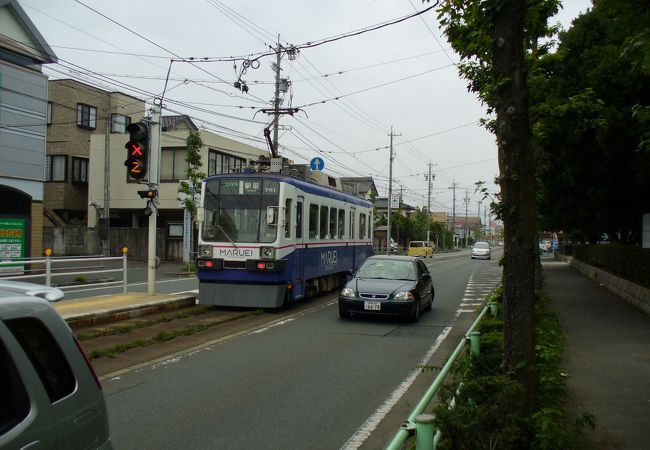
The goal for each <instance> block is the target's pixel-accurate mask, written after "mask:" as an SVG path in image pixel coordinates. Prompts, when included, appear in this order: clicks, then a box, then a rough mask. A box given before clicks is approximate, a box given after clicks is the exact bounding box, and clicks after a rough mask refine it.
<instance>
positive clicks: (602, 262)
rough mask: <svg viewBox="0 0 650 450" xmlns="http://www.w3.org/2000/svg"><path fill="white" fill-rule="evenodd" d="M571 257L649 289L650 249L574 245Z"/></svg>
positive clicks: (614, 245)
mask: <svg viewBox="0 0 650 450" xmlns="http://www.w3.org/2000/svg"><path fill="white" fill-rule="evenodd" d="M573 257H574V258H575V259H577V260H578V261H582V262H583V263H585V264H588V265H590V266H594V267H598V268H599V269H602V270H604V271H606V272H610V273H613V274H614V275H617V276H619V277H621V278H624V279H626V280H628V281H630V282H632V283H637V284H640V285H642V286H645V287H647V288H650V249H647V248H640V247H633V246H630V245H616V244H602V245H601V244H591V245H576V244H574V245H573Z"/></svg>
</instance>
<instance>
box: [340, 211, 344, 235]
mask: <svg viewBox="0 0 650 450" xmlns="http://www.w3.org/2000/svg"><path fill="white" fill-rule="evenodd" d="M343 238H345V210H344V209H339V239H343Z"/></svg>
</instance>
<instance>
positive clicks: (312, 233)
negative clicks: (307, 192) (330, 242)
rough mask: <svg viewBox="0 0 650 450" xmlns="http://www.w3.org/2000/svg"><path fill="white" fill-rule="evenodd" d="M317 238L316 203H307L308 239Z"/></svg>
mask: <svg viewBox="0 0 650 450" xmlns="http://www.w3.org/2000/svg"><path fill="white" fill-rule="evenodd" d="M316 238H318V205H311V204H310V205H309V239H316Z"/></svg>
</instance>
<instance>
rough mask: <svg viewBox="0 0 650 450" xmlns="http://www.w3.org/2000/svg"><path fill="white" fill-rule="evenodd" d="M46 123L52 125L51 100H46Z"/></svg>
mask: <svg viewBox="0 0 650 450" xmlns="http://www.w3.org/2000/svg"><path fill="white" fill-rule="evenodd" d="M47 124H48V125H52V102H47Z"/></svg>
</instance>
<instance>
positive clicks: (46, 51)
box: [0, 0, 58, 63]
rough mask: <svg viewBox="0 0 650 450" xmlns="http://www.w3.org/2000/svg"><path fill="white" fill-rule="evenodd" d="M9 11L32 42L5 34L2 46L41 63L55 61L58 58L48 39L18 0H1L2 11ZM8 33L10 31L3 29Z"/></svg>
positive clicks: (0, 40)
mask: <svg viewBox="0 0 650 450" xmlns="http://www.w3.org/2000/svg"><path fill="white" fill-rule="evenodd" d="M3 9H4V10H5V11H7V12H8V13H9V14H10V15H11V17H12V18H13V19H14V20H15V22H16V23H17V24H18V25H19V26H20V27H21V28H22V31H23V32H25V33H26V34H27V37H29V38H30V42H22V41H20V40H19V37H18V36H7V35H3V36H1V37H0V47H4V48H6V49H8V50H9V51H12V52H14V53H17V54H21V55H23V56H27V57H28V58H30V59H32V60H34V61H37V62H39V63H55V62H58V58H57V57H56V54H55V53H54V51H53V50H52V49H51V48H50V46H49V45H48V44H47V41H46V40H45V38H44V37H43V35H41V33H40V32H39V31H38V29H37V28H36V25H34V22H32V21H31V19H30V18H29V16H28V15H27V13H26V12H25V10H24V9H23V8H22V7H21V6H20V3H18V1H17V0H0V13H1V12H2V10H3ZM3 33H8V31H3Z"/></svg>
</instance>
